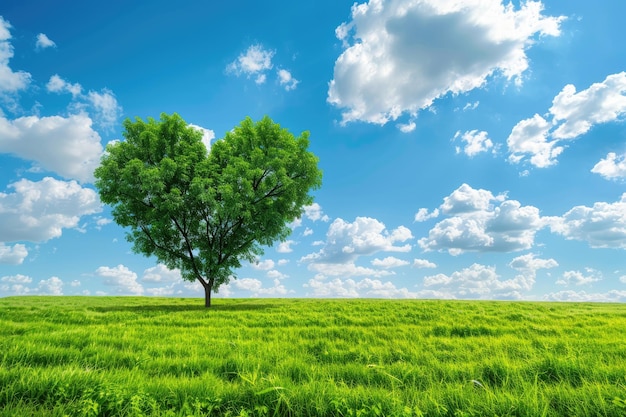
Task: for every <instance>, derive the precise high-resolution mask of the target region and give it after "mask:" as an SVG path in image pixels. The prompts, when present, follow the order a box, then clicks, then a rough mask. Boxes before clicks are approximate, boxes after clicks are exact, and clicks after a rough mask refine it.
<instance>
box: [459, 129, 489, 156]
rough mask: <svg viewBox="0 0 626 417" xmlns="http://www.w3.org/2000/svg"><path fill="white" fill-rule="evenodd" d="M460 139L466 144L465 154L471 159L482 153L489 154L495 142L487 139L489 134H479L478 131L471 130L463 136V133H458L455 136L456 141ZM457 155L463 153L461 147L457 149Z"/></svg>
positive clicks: (482, 132)
mask: <svg viewBox="0 0 626 417" xmlns="http://www.w3.org/2000/svg"><path fill="white" fill-rule="evenodd" d="M458 138H461V140H462V141H463V142H465V147H464V148H463V153H465V155H467V156H469V157H470V158H472V157H474V156H476V155H478V154H479V153H481V152H487V151H489V150H490V149H493V142H492V141H491V139H489V138H488V137H487V132H485V131H480V132H479V131H477V130H470V131H467V132H465V133H463V134H461V131H457V132H456V134H455V135H454V139H455V140H456V139H458ZM457 153H461V148H460V147H457Z"/></svg>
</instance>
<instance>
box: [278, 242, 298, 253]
mask: <svg viewBox="0 0 626 417" xmlns="http://www.w3.org/2000/svg"><path fill="white" fill-rule="evenodd" d="M295 244H296V242H295V241H294V240H285V241H284V242H280V243H279V244H278V246H276V252H278V253H291V252H293V248H292V247H291V245H295Z"/></svg>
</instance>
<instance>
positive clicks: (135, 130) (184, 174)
mask: <svg viewBox="0 0 626 417" xmlns="http://www.w3.org/2000/svg"><path fill="white" fill-rule="evenodd" d="M123 126H124V132H123V136H124V139H125V140H123V141H119V142H115V143H112V144H109V145H108V146H107V148H106V153H105V154H104V156H103V157H102V161H101V164H100V166H99V167H98V168H97V169H96V171H95V177H96V187H97V188H98V191H99V194H100V198H101V200H102V201H103V202H104V203H107V204H110V205H111V206H112V214H113V218H114V220H115V221H116V222H117V223H118V224H119V225H121V226H123V227H128V228H130V232H129V233H128V234H127V239H128V240H129V241H130V242H132V243H133V250H134V251H135V252H137V253H142V254H144V255H146V256H156V258H157V259H158V260H159V261H160V262H162V263H164V264H165V265H166V266H167V267H168V268H170V269H174V268H178V269H180V271H181V273H182V277H183V278H184V279H185V280H188V281H196V280H197V281H198V282H200V283H201V284H202V286H203V288H204V290H205V305H206V306H207V307H209V306H210V305H211V292H212V291H214V292H217V291H218V289H219V287H220V286H221V285H223V284H227V283H228V282H229V280H230V278H231V277H234V270H235V269H237V268H239V267H240V266H241V262H242V261H244V260H246V261H250V262H254V261H255V260H256V259H257V257H258V256H260V255H261V254H262V253H263V247H264V246H269V245H272V244H273V243H274V242H276V241H279V240H282V241H284V240H285V239H286V237H287V236H288V235H289V233H290V232H291V230H290V229H289V227H288V226H287V224H288V223H289V222H291V221H293V220H295V219H296V218H298V217H300V216H301V214H302V210H303V207H304V206H305V205H309V204H311V203H312V202H313V198H312V196H311V195H310V191H311V190H314V189H317V188H319V187H320V186H321V179H322V173H321V171H320V170H319V169H318V166H317V164H318V158H317V157H316V156H315V155H314V154H313V153H312V152H310V151H309V150H308V146H309V139H308V138H309V133H308V132H303V133H302V134H300V136H299V137H294V135H293V134H291V133H290V132H289V131H288V130H286V129H283V128H281V127H280V126H279V125H278V124H276V123H274V122H273V121H272V120H271V119H270V118H269V117H265V118H263V119H262V120H260V121H258V122H254V121H253V120H252V119H250V118H249V117H248V118H246V119H244V120H243V121H242V122H241V124H240V125H239V126H237V127H235V128H234V129H233V130H232V131H230V132H228V133H226V135H225V137H224V138H223V139H220V140H217V141H216V142H215V143H214V144H213V145H212V146H211V148H210V150H209V149H207V148H206V146H205V145H204V143H203V142H202V132H200V131H199V130H197V129H195V128H193V127H191V126H189V125H188V124H187V123H186V122H185V121H184V120H183V119H182V118H181V117H180V116H179V115H177V114H173V115H167V114H161V117H160V120H159V121H156V120H154V119H152V118H148V120H147V121H145V122H144V121H143V120H142V119H140V118H136V119H135V121H132V120H130V119H127V120H125V121H124V124H123Z"/></svg>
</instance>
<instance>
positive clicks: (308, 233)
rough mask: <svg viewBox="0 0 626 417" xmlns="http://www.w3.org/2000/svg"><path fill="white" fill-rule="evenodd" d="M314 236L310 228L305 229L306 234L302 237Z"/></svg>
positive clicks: (303, 233)
mask: <svg viewBox="0 0 626 417" xmlns="http://www.w3.org/2000/svg"><path fill="white" fill-rule="evenodd" d="M312 234H313V229H311V228H310V227H307V228H306V229H304V232H302V236H311V235H312Z"/></svg>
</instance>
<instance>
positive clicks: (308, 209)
mask: <svg viewBox="0 0 626 417" xmlns="http://www.w3.org/2000/svg"><path fill="white" fill-rule="evenodd" d="M303 219H307V220H311V221H312V222H317V221H320V220H321V221H323V222H327V221H330V217H328V216H327V215H326V214H324V211H323V210H322V206H320V205H319V204H318V203H313V204H311V205H308V206H304V207H303V213H302V216H300V217H299V218H297V219H295V220H294V221H293V222H291V223H290V224H289V227H290V228H291V229H296V228H298V227H300V226H302V220H303ZM309 234H312V232H311V233H309ZM305 236H306V234H305Z"/></svg>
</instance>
